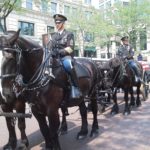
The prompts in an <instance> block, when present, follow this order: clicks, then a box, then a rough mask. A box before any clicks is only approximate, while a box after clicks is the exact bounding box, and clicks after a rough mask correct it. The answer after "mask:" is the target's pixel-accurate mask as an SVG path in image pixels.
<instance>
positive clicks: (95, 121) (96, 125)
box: [90, 95, 99, 137]
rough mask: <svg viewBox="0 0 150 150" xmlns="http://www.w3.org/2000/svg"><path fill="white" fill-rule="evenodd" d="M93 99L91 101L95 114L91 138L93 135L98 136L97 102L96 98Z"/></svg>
mask: <svg viewBox="0 0 150 150" xmlns="http://www.w3.org/2000/svg"><path fill="white" fill-rule="evenodd" d="M92 97H93V99H92V100H91V110H92V113H93V124H92V130H91V134H90V137H93V135H97V134H98V129H99V127H98V120H97V101H96V98H95V97H94V95H93V96H92Z"/></svg>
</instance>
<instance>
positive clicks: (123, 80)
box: [108, 57, 143, 115]
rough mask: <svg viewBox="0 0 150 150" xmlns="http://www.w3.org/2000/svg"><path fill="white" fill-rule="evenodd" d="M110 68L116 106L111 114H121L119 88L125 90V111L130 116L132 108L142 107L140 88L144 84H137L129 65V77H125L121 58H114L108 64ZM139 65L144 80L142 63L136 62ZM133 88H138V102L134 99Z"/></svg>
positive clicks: (127, 71)
mask: <svg viewBox="0 0 150 150" xmlns="http://www.w3.org/2000/svg"><path fill="white" fill-rule="evenodd" d="M108 63H109V66H110V68H111V69H110V78H111V79H112V87H113V88H114V93H113V100H114V105H113V107H112V110H111V113H112V114H116V113H118V112H119V107H118V103H117V88H122V89H123V90H124V94H125V95H124V100H125V109H124V114H126V115H127V114H129V113H130V111H131V110H130V106H133V105H136V106H137V107H138V106H140V105H141V100H140V87H141V84H142V82H138V83H136V82H135V75H134V72H133V70H132V69H131V67H130V66H129V64H128V63H126V67H125V70H126V73H127V76H124V75H123V68H122V67H123V66H122V61H121V60H120V59H119V58H117V57H116V58H112V59H110V61H109V62H108ZM136 63H137V65H138V69H139V72H140V76H141V79H142V76H143V69H142V66H141V65H140V63H138V62H136ZM133 86H135V87H137V98H136V100H135V99H134V97H133ZM129 93H130V94H131V101H130V104H129V97H128V95H129Z"/></svg>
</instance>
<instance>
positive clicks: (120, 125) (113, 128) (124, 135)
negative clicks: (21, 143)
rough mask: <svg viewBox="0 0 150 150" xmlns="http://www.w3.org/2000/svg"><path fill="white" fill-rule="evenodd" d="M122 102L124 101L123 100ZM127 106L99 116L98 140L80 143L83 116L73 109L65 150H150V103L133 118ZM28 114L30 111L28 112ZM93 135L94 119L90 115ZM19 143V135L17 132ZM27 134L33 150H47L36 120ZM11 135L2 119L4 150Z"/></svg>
mask: <svg viewBox="0 0 150 150" xmlns="http://www.w3.org/2000/svg"><path fill="white" fill-rule="evenodd" d="M119 99H122V98H121V97H119ZM123 106H124V105H123V103H120V108H121V109H120V113H119V114H117V115H116V116H111V115H110V109H108V110H106V112H105V113H103V114H100V113H99V114H98V121H99V134H98V135H97V136H96V137H93V138H90V137H89V135H88V137H87V138H86V139H84V140H81V141H77V140H76V135H77V132H78V131H79V130H80V123H81V119H80V115H79V111H77V110H78V108H77V107H74V108H70V109H69V113H70V115H69V116H68V117H67V121H68V125H69V131H68V134H66V135H62V136H60V143H61V147H62V150H99V149H100V150H126V149H131V150H149V147H150V142H149V140H148V139H150V127H149V125H150V115H149V114H150V101H149V100H147V101H145V102H144V101H142V106H141V107H140V108H134V109H133V110H132V112H131V114H130V115H129V116H123V114H122V111H123V110H122V109H123ZM27 111H28V110H27ZM88 122H89V133H90V130H91V123H92V115H91V113H89V114H88ZM16 131H17V137H18V140H19V139H20V135H19V131H18V129H17V128H16ZM26 132H27V135H28V138H29V142H30V147H29V149H30V150H44V146H45V143H44V141H43V137H42V135H41V133H40V131H39V128H38V124H37V122H36V120H35V118H34V117H32V118H31V119H27V128H26ZM7 139H8V132H7V130H6V124H5V120H4V117H0V150H2V146H3V145H4V144H6V142H7Z"/></svg>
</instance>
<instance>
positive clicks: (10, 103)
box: [0, 35, 29, 150]
mask: <svg viewBox="0 0 150 150" xmlns="http://www.w3.org/2000/svg"><path fill="white" fill-rule="evenodd" d="M9 37H11V35H9V36H8V35H6V36H1V37H0V48H1V51H2V52H3V58H2V63H1V87H2V92H1V93H0V94H1V95H0V105H1V108H2V110H3V113H2V112H1V114H0V115H2V114H5V115H4V116H6V115H7V116H6V117H5V118H6V124H7V128H8V132H9V139H8V143H7V144H6V145H5V146H4V148H3V149H4V150H14V149H16V146H17V137H16V132H15V118H14V117H10V116H9V115H10V114H13V110H16V112H17V113H19V114H24V113H25V101H24V100H23V99H19V98H16V96H15V93H14V92H13V83H14V80H15V77H16V73H17V62H16V60H17V51H16V50H15V49H12V48H11V47H12V46H13V44H14V43H12V42H11V39H10V38H9ZM8 41H10V42H8ZM11 44H12V45H11ZM7 48H9V51H7V50H8V49H7ZM25 127H26V126H25V118H18V128H19V129H20V133H21V143H22V144H21V145H20V148H25V147H28V145H29V143H28V139H27V136H26V133H25Z"/></svg>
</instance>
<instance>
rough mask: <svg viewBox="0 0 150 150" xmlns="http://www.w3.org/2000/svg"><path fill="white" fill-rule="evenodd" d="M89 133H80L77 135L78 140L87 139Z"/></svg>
mask: <svg viewBox="0 0 150 150" xmlns="http://www.w3.org/2000/svg"><path fill="white" fill-rule="evenodd" d="M87 134H88V132H87V133H78V135H77V140H82V139H85V138H86V137H87Z"/></svg>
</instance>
